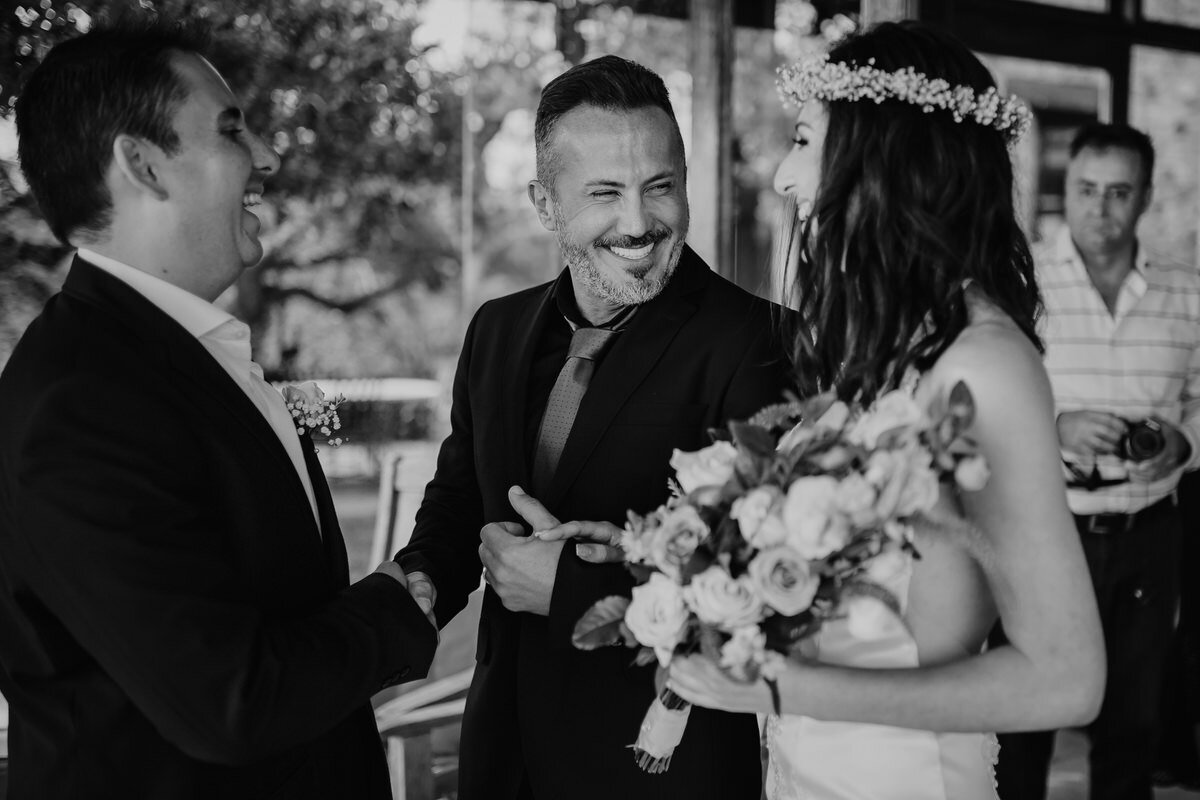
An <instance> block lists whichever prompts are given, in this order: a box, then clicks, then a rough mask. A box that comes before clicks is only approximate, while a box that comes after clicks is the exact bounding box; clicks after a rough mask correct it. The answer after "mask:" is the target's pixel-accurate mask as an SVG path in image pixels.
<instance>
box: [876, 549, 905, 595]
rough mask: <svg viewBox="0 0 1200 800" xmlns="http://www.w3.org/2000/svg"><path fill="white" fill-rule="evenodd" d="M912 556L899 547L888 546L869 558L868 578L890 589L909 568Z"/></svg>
mask: <svg viewBox="0 0 1200 800" xmlns="http://www.w3.org/2000/svg"><path fill="white" fill-rule="evenodd" d="M909 558H910V556H909V555H908V554H907V553H905V552H904V551H903V550H900V549H899V548H888V549H887V550H884V551H883V552H882V553H880V554H879V555H877V556H874V557H873V558H870V559H868V560H867V564H866V566H867V580H869V581H871V583H875V584H878V585H880V586H882V587H884V588H885V589H890V588H891V587H892V586H893V585H894V584H895V583H896V581H897V580H899V579H900V577H901V576H902V575H903V574H904V573H905V572H906V571H907V570H908V565H909Z"/></svg>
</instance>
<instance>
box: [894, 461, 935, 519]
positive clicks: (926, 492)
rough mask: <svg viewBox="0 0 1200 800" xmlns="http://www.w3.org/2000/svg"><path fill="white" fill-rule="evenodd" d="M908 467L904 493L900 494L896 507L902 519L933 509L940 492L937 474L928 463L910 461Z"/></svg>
mask: <svg viewBox="0 0 1200 800" xmlns="http://www.w3.org/2000/svg"><path fill="white" fill-rule="evenodd" d="M908 466H909V468H908V474H907V476H906V477H907V480H905V481H904V491H902V492H901V493H900V500H899V503H898V504H897V506H896V513H897V514H899V515H900V516H902V517H907V516H911V515H912V514H915V513H917V512H918V511H928V510H929V509H931V508H933V507H934V505H935V504H936V503H937V499H938V492H939V486H938V478H937V474H936V473H935V472H934V471H933V468H932V467H931V466H930V465H929V463H928V462H927V461H925V462H922V461H921V460H915V461H910V462H909V465H908Z"/></svg>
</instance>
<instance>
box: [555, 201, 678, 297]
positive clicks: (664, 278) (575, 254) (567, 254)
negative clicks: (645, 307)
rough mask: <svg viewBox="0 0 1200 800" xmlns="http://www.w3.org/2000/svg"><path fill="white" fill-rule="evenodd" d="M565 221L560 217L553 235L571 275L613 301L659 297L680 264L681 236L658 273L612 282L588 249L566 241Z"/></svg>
mask: <svg viewBox="0 0 1200 800" xmlns="http://www.w3.org/2000/svg"><path fill="white" fill-rule="evenodd" d="M564 222H565V221H564V220H559V223H558V230H557V232H556V235H557V237H558V247H559V249H560V250H561V251H562V256H563V261H565V262H566V265H567V267H568V269H570V270H571V277H572V278H573V279H574V280H577V281H579V282H580V283H581V284H582V285H583V288H585V289H587V290H588V292H589V293H590V294H592V295H594V296H596V297H599V298H600V299H602V300H605V301H607V302H609V303H613V304H614V305H619V306H637V305H641V304H643V303H648V302H649V301H651V300H653V299H654V298H655V297H658V295H659V294H661V293H662V290H663V289H664V288H666V286H667V284H668V283H670V281H671V276H672V275H674V274H675V267H677V266H678V265H679V255H680V253H682V252H683V240H682V239H680V240H679V241H678V242H676V243H675V246H674V247H673V248H672V249H671V255H670V257H669V258H668V259H667V268H666V269H665V270H664V271H663V272H662V274H661V275H655V276H653V277H651V276H649V275H647V276H644V277H641V278H633V277H632V276H631V280H627V281H623V282H621V283H619V284H618V283H614V282H613V281H612V280H611V279H609V278H608V277H607V276H605V275H604V274H603V273H601V272H600V268H599V267H597V266H596V261H595V259H593V258H592V254H591V253H590V252H588V251H587V250H586V249H585V248H582V247H580V246H579V245H577V244H575V243H574V242H571V241H568V239H567V237H566V233H565V229H566V225H565V224H563V223H564Z"/></svg>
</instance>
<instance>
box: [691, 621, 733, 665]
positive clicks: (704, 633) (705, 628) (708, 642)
mask: <svg viewBox="0 0 1200 800" xmlns="http://www.w3.org/2000/svg"><path fill="white" fill-rule="evenodd" d="M728 639H729V637H728V636H726V635H725V634H723V633H721V632H720V631H719V630H717V628H715V627H714V626H712V625H705V624H704V623H701V624H700V629H699V631H697V633H696V641H697V643H698V644H699V645H700V654H701V655H703V656H704V657H705V658H707V659H708V660H710V661H712V662H713V663H714V664H720V663H721V648H722V647H723V646H724V645H725V642H726V641H727V640H728Z"/></svg>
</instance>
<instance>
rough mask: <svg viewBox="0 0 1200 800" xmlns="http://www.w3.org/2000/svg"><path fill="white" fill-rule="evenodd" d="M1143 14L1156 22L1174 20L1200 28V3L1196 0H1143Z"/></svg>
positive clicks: (1178, 23)
mask: <svg viewBox="0 0 1200 800" xmlns="http://www.w3.org/2000/svg"><path fill="white" fill-rule="evenodd" d="M1142 2H1143V5H1142V14H1143V16H1145V17H1146V19H1149V20H1153V21H1155V22H1173V23H1175V24H1177V25H1191V26H1193V27H1197V28H1200V3H1197V2H1196V0H1142Z"/></svg>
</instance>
